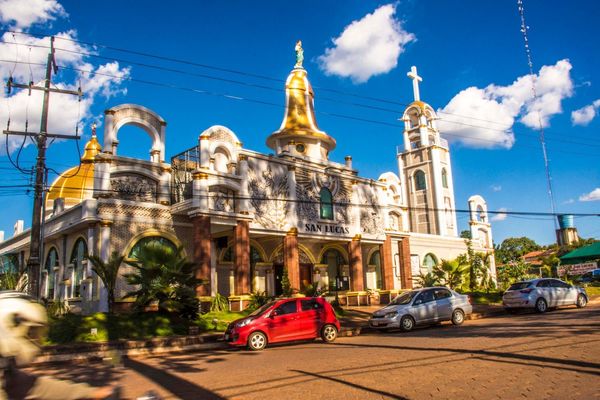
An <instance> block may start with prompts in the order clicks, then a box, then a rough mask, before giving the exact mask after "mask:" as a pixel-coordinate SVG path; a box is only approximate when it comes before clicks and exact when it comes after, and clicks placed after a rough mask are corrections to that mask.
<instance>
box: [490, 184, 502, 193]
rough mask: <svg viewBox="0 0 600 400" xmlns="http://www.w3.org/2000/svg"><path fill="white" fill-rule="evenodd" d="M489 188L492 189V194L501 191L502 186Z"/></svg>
mask: <svg viewBox="0 0 600 400" xmlns="http://www.w3.org/2000/svg"><path fill="white" fill-rule="evenodd" d="M491 188H492V191H494V192H499V191H501V190H502V186H500V185H492V186H491Z"/></svg>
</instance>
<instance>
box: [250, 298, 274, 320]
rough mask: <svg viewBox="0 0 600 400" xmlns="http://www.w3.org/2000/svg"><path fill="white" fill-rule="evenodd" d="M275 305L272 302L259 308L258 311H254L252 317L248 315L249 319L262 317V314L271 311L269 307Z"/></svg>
mask: <svg viewBox="0 0 600 400" xmlns="http://www.w3.org/2000/svg"><path fill="white" fill-rule="evenodd" d="M273 304H275V302H274V301H270V302H268V303H267V304H265V305H264V306H261V307H259V308H257V309H256V310H254V311H252V313H251V314H250V315H248V316H249V317H256V316H258V315H261V314H262V313H264V312H265V311H267V310H268V309H269V307H271V306H272V305H273Z"/></svg>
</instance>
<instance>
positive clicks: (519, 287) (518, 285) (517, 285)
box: [508, 282, 531, 290]
mask: <svg viewBox="0 0 600 400" xmlns="http://www.w3.org/2000/svg"><path fill="white" fill-rule="evenodd" d="M529 286H531V282H517V283H513V284H512V285H510V287H509V288H508V290H523V289H527V288H528V287H529Z"/></svg>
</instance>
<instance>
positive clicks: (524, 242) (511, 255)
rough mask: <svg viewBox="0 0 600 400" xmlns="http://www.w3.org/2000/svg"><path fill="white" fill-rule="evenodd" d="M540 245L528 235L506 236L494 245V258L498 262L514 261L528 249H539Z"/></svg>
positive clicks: (528, 250) (519, 258)
mask: <svg viewBox="0 0 600 400" xmlns="http://www.w3.org/2000/svg"><path fill="white" fill-rule="evenodd" d="M540 249H541V247H540V245H538V244H537V243H536V242H535V241H533V240H531V239H529V238H528V237H525V236H522V237H518V238H507V239H504V240H503V241H502V243H501V244H500V245H499V246H496V249H495V250H496V259H497V260H498V263H499V264H508V263H515V262H518V261H519V260H521V257H522V256H523V255H524V254H526V253H529V252H530V251H534V250H540Z"/></svg>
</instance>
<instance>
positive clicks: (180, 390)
mask: <svg viewBox="0 0 600 400" xmlns="http://www.w3.org/2000/svg"><path fill="white" fill-rule="evenodd" d="M123 365H124V366H125V367H126V368H130V369H131V370H133V371H135V372H137V373H139V374H140V375H143V376H145V377H146V378H148V379H149V380H150V381H152V382H153V383H156V384H157V385H160V386H162V387H163V388H164V389H166V390H168V391H169V392H171V393H173V394H174V395H175V396H177V398H180V399H203V400H222V399H224V397H221V396H219V395H217V394H216V393H213V392H211V391H210V390H207V389H204V388H203V387H201V386H198V385H196V384H193V383H191V382H189V381H187V380H185V379H182V378H180V377H178V376H176V375H173V374H170V373H169V372H167V371H165V370H162V369H159V368H155V367H153V366H151V365H148V364H145V363H143V362H140V361H136V360H133V359H131V358H128V357H123Z"/></svg>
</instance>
